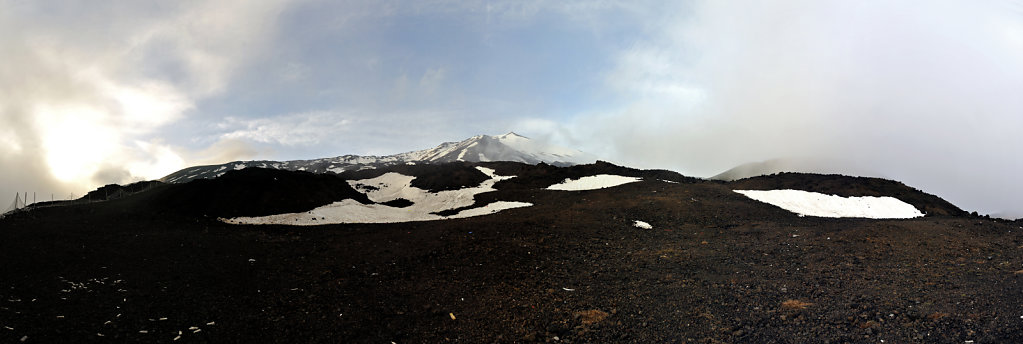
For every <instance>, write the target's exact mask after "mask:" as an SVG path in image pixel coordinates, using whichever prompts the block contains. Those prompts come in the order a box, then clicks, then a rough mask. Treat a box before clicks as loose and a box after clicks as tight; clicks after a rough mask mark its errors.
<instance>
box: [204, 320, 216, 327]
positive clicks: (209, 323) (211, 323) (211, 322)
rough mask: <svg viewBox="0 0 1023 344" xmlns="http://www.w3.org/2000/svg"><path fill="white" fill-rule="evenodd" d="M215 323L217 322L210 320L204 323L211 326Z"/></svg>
mask: <svg viewBox="0 0 1023 344" xmlns="http://www.w3.org/2000/svg"><path fill="white" fill-rule="evenodd" d="M216 324H217V323H216V322H213V321H210V322H208V323H206V326H213V325H216Z"/></svg>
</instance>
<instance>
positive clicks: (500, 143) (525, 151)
mask: <svg viewBox="0 0 1023 344" xmlns="http://www.w3.org/2000/svg"><path fill="white" fill-rule="evenodd" d="M455 161H467V162H487V161H513V162H521V163H527V164H538V163H541V162H543V163H547V164H550V165H555V166H570V165H578V164H589V163H593V162H596V161H597V157H596V156H593V155H590V154H586V153H583V152H581V151H578V150H575V149H569V148H565V147H560V146H556V145H551V144H547V143H543V142H538V141H534V140H531V139H529V138H527V137H525V136H522V135H519V134H516V133H507V134H504V135H498V136H491V135H476V136H473V137H470V138H468V139H465V140H462V141H459V142H445V143H442V144H440V145H439V146H437V147H434V148H431V149H424V150H419V151H412V152H406V153H400V154H394V155H387V156H360V155H342V156H338V157H333V158H323V159H315V160H292V161H235V162H230V163H226V164H222V165H210V166H193V167H188V168H185V169H183V170H180V171H177V172H174V173H171V174H170V175H167V176H166V177H163V178H161V179H160V180H161V181H163V182H168V183H185V182H188V181H191V180H195V179H209V178H216V177H220V176H221V175H223V174H224V173H226V172H227V171H231V170H239V169H243V168H248V167H262V168H275V169H282V170H290V171H307V172H312V173H327V172H332V173H341V172H344V171H354V170H363V169H373V168H379V167H386V166H391V165H401V164H434V163H436V164H439V163H447V162H455Z"/></svg>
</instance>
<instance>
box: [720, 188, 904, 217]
mask: <svg viewBox="0 0 1023 344" xmlns="http://www.w3.org/2000/svg"><path fill="white" fill-rule="evenodd" d="M735 192H738V193H741V194H743V195H746V197H749V198H751V199H754V200H757V201H761V202H764V203H768V204H771V205H774V206H777V207H779V208H782V209H785V210H788V211H791V212H793V213H796V214H799V215H800V216H818V217H862V218H870V219H908V218H914V217H921V216H924V214H923V213H921V212H920V210H917V209H916V207H913V206H912V205H910V204H908V203H906V202H903V201H901V200H899V199H897V198H894V197H871V196H864V197H842V196H836V195H825V194H822V193H817V192H809V191H801V190H767V191H761V190H735Z"/></svg>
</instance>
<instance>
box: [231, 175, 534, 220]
mask: <svg viewBox="0 0 1023 344" xmlns="http://www.w3.org/2000/svg"><path fill="white" fill-rule="evenodd" d="M476 169H478V170H479V171H480V172H483V173H484V174H486V175H487V176H489V177H490V179H487V180H485V181H483V182H482V183H480V185H479V186H476V187H471V188H462V189H458V190H448V191H440V192H429V191H426V190H423V189H420V188H417V187H413V186H412V180H413V179H415V177H411V176H406V175H402V174H399V173H394V172H389V173H386V174H384V175H381V176H379V177H376V178H371V179H363V180H353V181H349V182H348V183H349V184H351V185H352V187H354V188H355V189H356V190H359V191H361V192H365V193H366V196H367V197H369V199H370V200H371V201H373V202H377V203H383V202H388V201H393V200H396V199H399V198H403V199H406V200H409V201H412V202H413V204H412V205H410V206H407V207H404V208H399V207H391V206H387V205H383V204H362V203H359V202H356V201H354V200H350V199H346V200H343V201H340V202H334V203H332V204H329V205H325V206H322V207H319V208H316V209H313V210H310V211H307V212H301V213H288V214H277V215H269V216H257V217H236V218H230V219H225V220H224V221H225V222H227V223H233V224H282V225H298V226H312V225H325V224H337V223H397V222H410V221H431V220H444V219H453V218H464V217H471V216H480V215H486V214H493V213H496V212H498V211H501V210H505V209H512V208H521V207H528V206H531V205H532V204H530V203H526V202H504V201H502V202H494V203H490V204H487V205H485V206H481V207H476V208H469V209H465V210H462V211H460V212H458V213H457V214H454V215H451V216H440V215H437V214H433V213H435V212H440V211H444V210H450V209H457V208H462V207H468V206H471V205H473V203H474V202H475V200H474V199H473V196H475V195H476V194H480V193H484V192H490V191H496V189H494V188H493V186H494V183H497V182H499V181H502V180H506V179H510V178H514V177H515V176H499V175H497V174H495V173H494V170H493V169H489V168H486V167H476Z"/></svg>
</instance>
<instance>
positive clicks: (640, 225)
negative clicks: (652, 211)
mask: <svg viewBox="0 0 1023 344" xmlns="http://www.w3.org/2000/svg"><path fill="white" fill-rule="evenodd" d="M632 225H633V226H634V227H636V228H642V229H653V228H654V226H651V225H650V224H649V223H646V222H643V221H640V220H636V221H632Z"/></svg>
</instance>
